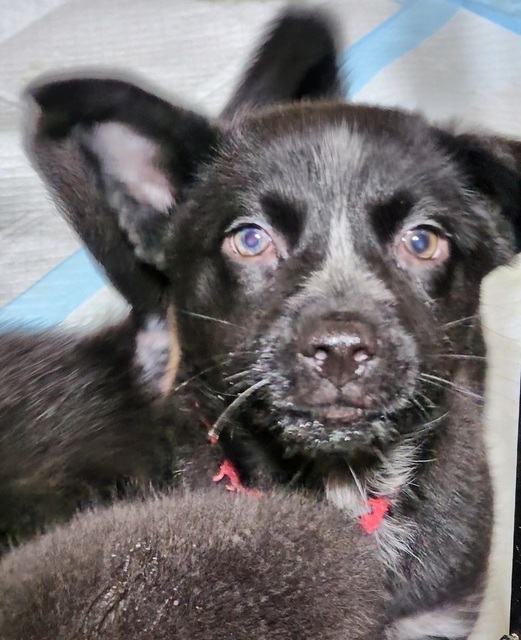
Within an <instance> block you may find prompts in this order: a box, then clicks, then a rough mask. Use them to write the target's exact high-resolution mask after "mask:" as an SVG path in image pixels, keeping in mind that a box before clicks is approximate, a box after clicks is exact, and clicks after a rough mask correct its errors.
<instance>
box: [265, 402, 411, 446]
mask: <svg viewBox="0 0 521 640" xmlns="http://www.w3.org/2000/svg"><path fill="white" fill-rule="evenodd" d="M276 424H277V427H278V428H279V429H280V436H281V438H282V440H283V441H284V443H285V445H286V447H287V448H289V449H300V450H305V451H306V452H307V453H308V454H313V453H315V454H319V453H320V454H322V453H342V454H344V455H354V454H357V455H358V454H359V453H360V452H374V451H375V450H379V451H383V450H384V449H385V448H386V447H387V446H389V445H391V444H392V443H393V442H395V441H396V439H397V437H398V431H397V429H396V428H395V426H394V420H393V419H392V417H387V416H384V415H382V414H378V413H375V412H374V411H368V410H364V409H360V408H355V407H338V406H335V407H327V408H323V410H322V411H317V410H313V411H311V410H296V409H291V410H288V409H286V410H285V411H284V413H283V415H282V416H281V417H280V418H279V419H278V420H277V423H276Z"/></svg>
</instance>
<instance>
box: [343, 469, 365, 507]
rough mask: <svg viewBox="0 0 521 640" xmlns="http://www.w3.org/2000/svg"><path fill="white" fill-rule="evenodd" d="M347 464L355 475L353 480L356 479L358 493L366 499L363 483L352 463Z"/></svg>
mask: <svg viewBox="0 0 521 640" xmlns="http://www.w3.org/2000/svg"><path fill="white" fill-rule="evenodd" d="M347 466H348V468H349V471H350V472H351V475H352V476H353V480H354V481H355V485H356V488H357V489H358V493H359V494H360V495H361V497H362V500H365V499H366V495H365V491H364V489H363V487H362V483H361V482H360V480H359V479H358V477H357V475H356V473H355V472H354V471H353V467H352V466H351V465H350V464H348V465H347Z"/></svg>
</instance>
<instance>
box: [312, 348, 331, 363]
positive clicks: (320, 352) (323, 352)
mask: <svg viewBox="0 0 521 640" xmlns="http://www.w3.org/2000/svg"><path fill="white" fill-rule="evenodd" d="M328 355H329V349H327V347H326V348H324V347H319V348H318V349H317V350H316V351H315V355H314V356H313V357H314V358H315V360H318V361H319V362H325V361H326V360H327V357H328Z"/></svg>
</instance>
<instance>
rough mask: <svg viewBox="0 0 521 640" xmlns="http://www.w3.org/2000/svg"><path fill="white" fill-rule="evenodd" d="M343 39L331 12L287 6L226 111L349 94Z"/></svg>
mask: <svg viewBox="0 0 521 640" xmlns="http://www.w3.org/2000/svg"><path fill="white" fill-rule="evenodd" d="M338 43H339V37H338V34H337V30H336V28H335V27H334V24H333V20H332V18H331V17H330V16H329V15H328V14H326V13H325V12H322V11H319V10H312V9H298V8H296V7H291V8H289V9H285V10H284V11H283V12H282V13H280V14H279V15H278V16H277V17H276V18H275V20H273V22H272V23H271V24H270V25H269V27H268V29H267V30H266V33H265V35H264V38H263V40H262V42H261V44H260V46H259V47H258V48H257V50H256V51H255V52H254V54H253V56H252V58H251V60H250V63H249V64H248V66H247V68H246V71H245V73H244V75H243V77H242V80H241V81H240V84H239V87H238V88H237V90H236V91H235V93H234V95H233V97H232V98H231V99H230V101H229V102H228V104H227V106H226V107H225V109H224V111H223V113H222V115H223V117H225V118H231V117H233V115H235V114H236V113H238V112H241V111H245V110H253V109H260V108H262V107H266V106H269V105H272V104H278V103H286V102H294V101H298V100H320V99H334V98H343V97H345V93H346V92H345V88H344V87H343V83H342V80H341V77H340V73H339V67H338V56H339V51H338Z"/></svg>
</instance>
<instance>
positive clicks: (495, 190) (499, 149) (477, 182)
mask: <svg viewBox="0 0 521 640" xmlns="http://www.w3.org/2000/svg"><path fill="white" fill-rule="evenodd" d="M441 139H442V141H443V144H444V145H445V146H446V147H447V148H448V149H449V152H450V153H451V155H452V157H453V158H455V159H456V160H457V161H458V163H459V164H460V165H461V167H462V170H463V172H464V174H466V175H467V177H468V179H469V181H470V184H471V187H472V188H473V189H475V190H476V191H478V192H480V193H482V194H483V196H485V197H486V198H489V199H490V200H492V201H493V202H494V204H495V205H496V206H497V207H499V210H500V213H501V215H502V217H503V220H504V221H505V223H506V225H508V227H509V230H510V235H511V237H512V246H513V249H514V250H515V251H516V252H518V251H521V141H519V140H512V139H508V138H502V137H499V136H486V135H478V134H474V133H462V134H458V135H454V134H452V133H449V132H442V133H441Z"/></svg>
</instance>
